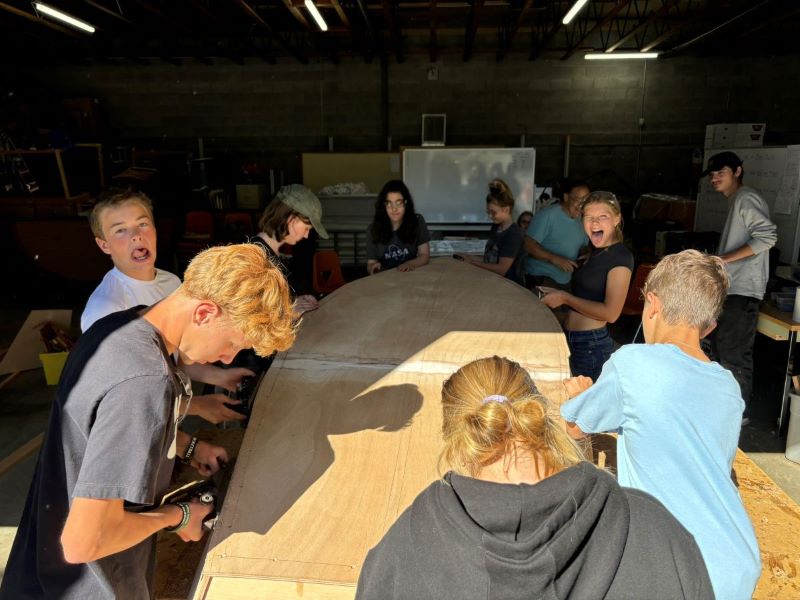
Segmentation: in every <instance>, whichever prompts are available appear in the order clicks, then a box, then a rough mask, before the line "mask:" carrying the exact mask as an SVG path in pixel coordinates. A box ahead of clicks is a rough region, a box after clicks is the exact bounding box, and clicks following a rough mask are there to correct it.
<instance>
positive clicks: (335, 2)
mask: <svg viewBox="0 0 800 600" xmlns="http://www.w3.org/2000/svg"><path fill="white" fill-rule="evenodd" d="M331 6H332V7H333V10H335V11H336V14H337V15H339V20H340V21H341V22H342V25H344V26H345V27H346V28H347V29H350V19H348V18H347V13H346V12H344V9H343V8H342V5H341V4H339V0H331Z"/></svg>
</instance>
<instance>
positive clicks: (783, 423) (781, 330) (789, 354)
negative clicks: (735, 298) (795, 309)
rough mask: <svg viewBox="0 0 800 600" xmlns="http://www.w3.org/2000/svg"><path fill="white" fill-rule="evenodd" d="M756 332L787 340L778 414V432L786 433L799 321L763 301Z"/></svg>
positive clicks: (775, 338)
mask: <svg viewBox="0 0 800 600" xmlns="http://www.w3.org/2000/svg"><path fill="white" fill-rule="evenodd" d="M756 331H758V333H760V334H762V335H765V336H767V337H768V338H770V339H773V340H777V341H781V340H783V341H787V342H789V344H788V348H787V350H786V369H785V371H784V380H783V386H782V388H781V400H780V406H781V411H780V415H779V416H778V429H777V431H778V434H779V435H783V434H785V433H786V428H787V426H788V425H787V424H788V418H789V390H790V389H791V385H792V370H793V365H794V343H795V341H797V332H798V331H800V323H797V322H796V321H794V320H792V315H791V313H787V312H783V311H780V310H778V309H777V308H776V307H775V306H774V305H772V304H770V303H768V302H763V303H762V304H761V308H760V309H759V312H758V323H757V325H756Z"/></svg>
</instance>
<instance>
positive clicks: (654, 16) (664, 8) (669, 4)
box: [605, 0, 680, 53]
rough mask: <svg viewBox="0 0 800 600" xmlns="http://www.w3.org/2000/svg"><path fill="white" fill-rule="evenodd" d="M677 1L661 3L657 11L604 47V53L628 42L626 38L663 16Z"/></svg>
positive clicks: (678, 0) (628, 38) (630, 37)
mask: <svg viewBox="0 0 800 600" xmlns="http://www.w3.org/2000/svg"><path fill="white" fill-rule="evenodd" d="M679 2H680V0H671V1H670V2H667V3H666V4H663V5H662V6H661V8H659V9H658V10H657V11H654V12H652V13H650V15H649V16H648V17H646V18H645V19H643V20H642V22H641V23H639V25H637V26H636V27H634V28H633V29H631V30H630V31H629V32H628V33H627V34H625V35H623V36H622V37H621V38H619V39H618V40H617V41H616V42H614V43H613V44H611V45H610V46H609V47H608V48H606V49H605V52H606V53H609V52H614V50H616V49H617V48H619V47H620V46H622V45H624V44H626V43H627V42H628V40H630V39H632V38H633V37H634V36H636V35H638V34H639V33H640V32H642V31H644V30H645V29H647V27H648V26H649V25H650V24H651V23H652V22H653V21H655V20H656V19H658V18H661V17H663V16H665V15H666V14H667V13H669V11H670V10H672V9H673V8H674V7H675V6H677V5H678V3H679Z"/></svg>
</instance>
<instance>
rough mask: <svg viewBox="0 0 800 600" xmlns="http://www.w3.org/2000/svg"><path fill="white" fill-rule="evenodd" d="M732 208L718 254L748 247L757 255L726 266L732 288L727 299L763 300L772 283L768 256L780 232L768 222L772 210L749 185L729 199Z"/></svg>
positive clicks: (729, 210)
mask: <svg viewBox="0 0 800 600" xmlns="http://www.w3.org/2000/svg"><path fill="white" fill-rule="evenodd" d="M728 202H729V203H730V208H729V209H728V218H727V220H726V221H725V228H724V229H723V230H722V236H721V237H720V240H719V254H720V255H722V254H726V253H728V252H731V251H733V250H736V249H737V248H741V247H742V246H744V245H745V244H747V245H748V246H750V248H752V250H753V253H754V255H753V256H748V257H747V258H743V259H741V260H737V261H736V262H732V263H728V264H726V265H725V266H726V268H727V269H728V276H729V277H730V279H731V287H730V289H729V290H728V295H737V296H749V297H751V298H758V299H759V300H761V299H762V298H763V297H764V291H765V290H766V288H767V279H769V252H768V250H769V249H770V248H772V247H773V246H774V245H775V243H776V242H777V241H778V231H777V230H778V228H777V227H776V226H775V224H774V223H773V222H772V221H770V220H769V207H768V206H767V203H766V202H765V201H764V199H763V198H762V197H761V195H760V194H759V193H758V192H757V191H755V190H754V189H753V188H751V187H748V186H746V185H744V186H742V187H740V188H739V189H738V190H737V191H736V193H735V194H733V196H731V197H730V198H728Z"/></svg>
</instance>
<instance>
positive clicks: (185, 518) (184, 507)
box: [164, 502, 192, 533]
mask: <svg viewBox="0 0 800 600" xmlns="http://www.w3.org/2000/svg"><path fill="white" fill-rule="evenodd" d="M175 506H178V507H180V509H181V511H183V516H182V517H181V522H180V523H178V524H177V525H175V526H174V527H165V528H164V531H170V532H172V533H178V532H179V531H180V530H181V529H183V528H184V527H186V526H187V525H188V524H189V518H190V517H191V516H192V511H191V510H190V509H189V503H188V502H178V503H176V504H175Z"/></svg>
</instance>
